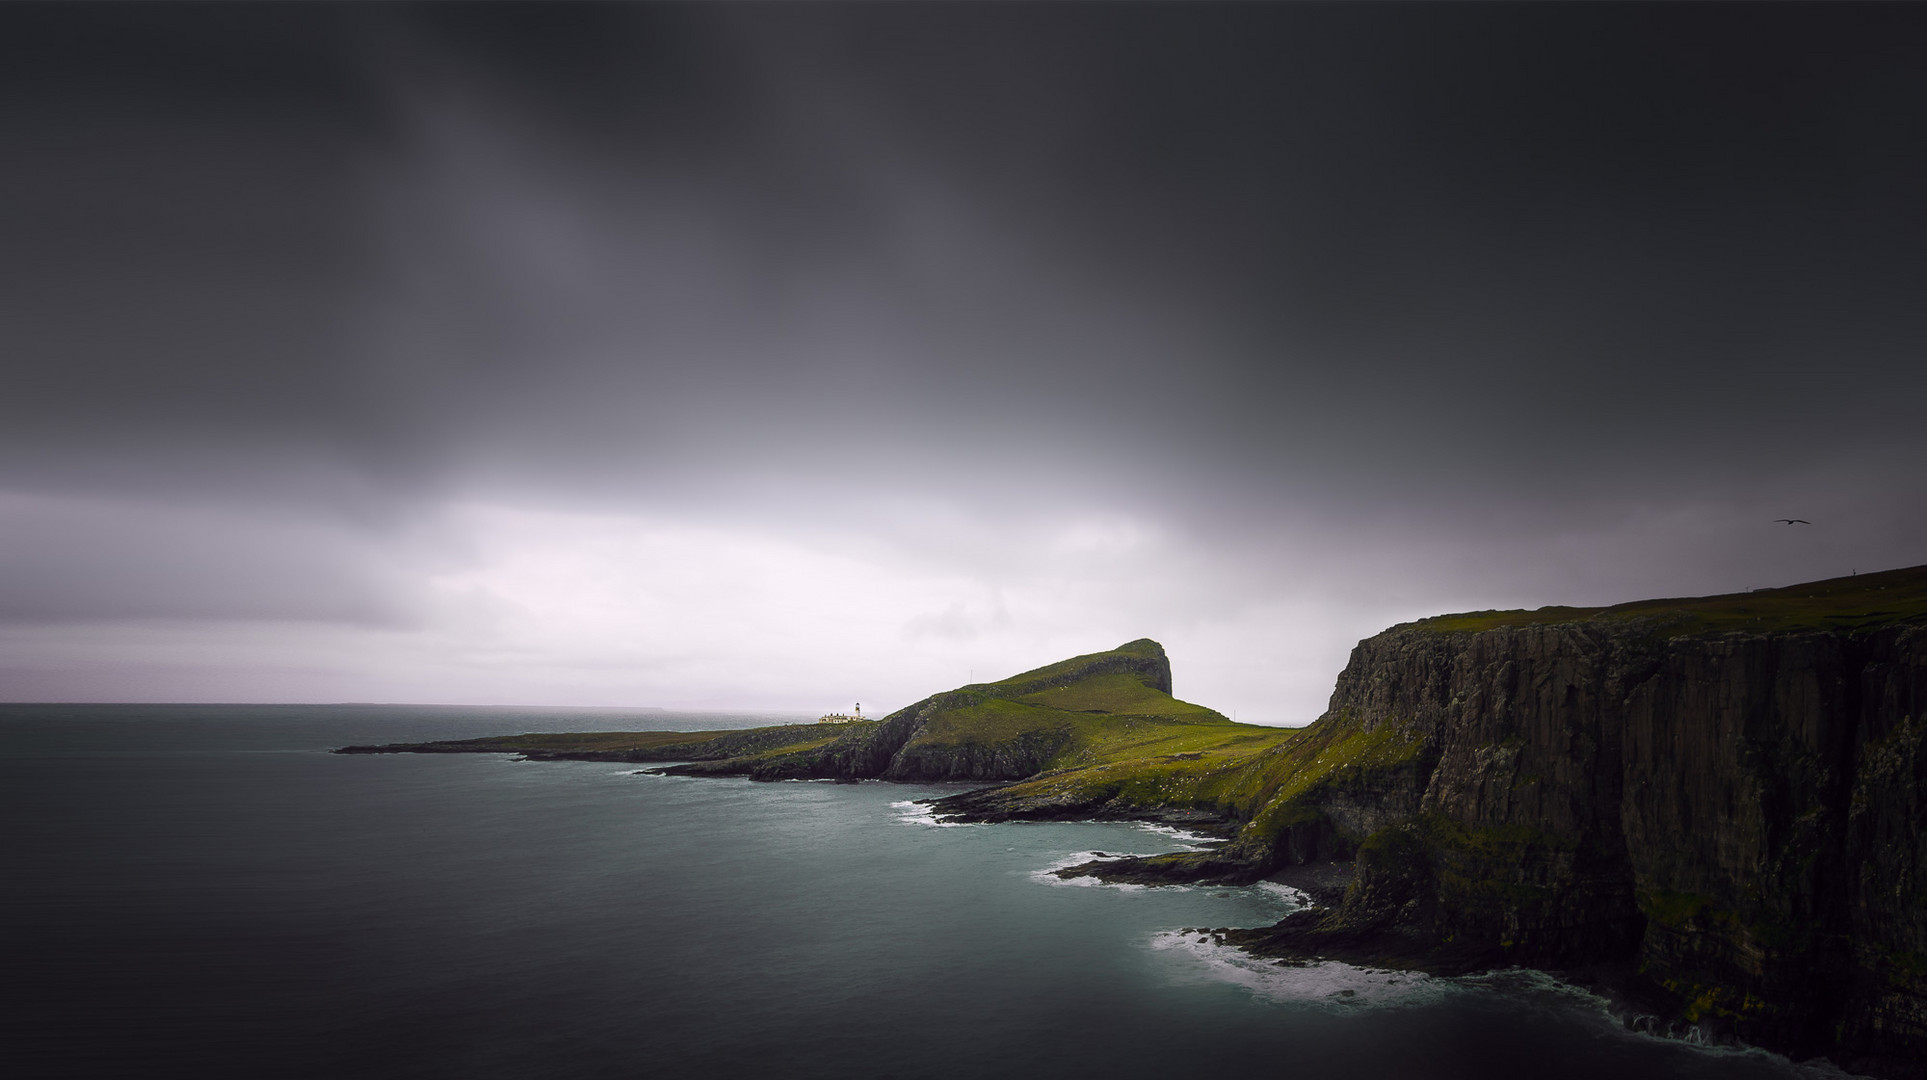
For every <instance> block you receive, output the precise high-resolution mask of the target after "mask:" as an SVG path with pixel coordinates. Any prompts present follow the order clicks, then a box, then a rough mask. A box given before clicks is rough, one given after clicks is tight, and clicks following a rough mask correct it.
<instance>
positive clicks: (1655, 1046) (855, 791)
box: [0, 706, 1815, 1080]
mask: <svg viewBox="0 0 1927 1080" xmlns="http://www.w3.org/2000/svg"><path fill="white" fill-rule="evenodd" d="M745 722H746V718H743V717H734V718H728V717H719V716H714V715H707V714H705V715H689V714H674V713H640V714H637V713H629V714H624V713H619V712H602V711H594V712H591V711H580V710H512V709H455V708H445V709H434V708H418V707H382V706H0V823H3V825H4V827H3V828H0V867H3V868H4V870H3V871H0V926H4V933H5V964H4V979H5V985H6V988H7V996H8V998H9V1001H8V1003H7V1004H6V1006H5V1007H4V1008H3V1009H0V1075H6V1076H22V1077H27V1076H156V1075H201V1076H374V1077H403V1076H460V1077H529V1076H612V1077H630V1076H678V1077H680V1076H707V1077H736V1076H784V1077H902V1078H919V1077H930V1078H945V1077H992V1076H1056V1077H1158V1078H1161V1080H1164V1078H1170V1077H1174V1076H1177V1077H1184V1076H1209V1075H1216V1074H1237V1075H1241V1076H1302V1077H1307V1078H1319V1080H1323V1078H1337V1077H1415V1078H1426V1077H1437V1078H1460V1077H1463V1078H1473V1077H1477V1078H1491V1077H1495V1076H1498V1077H1509V1076H1549V1075H1556V1076H1560V1077H1573V1078H1586V1077H1600V1078H1608V1077H1610V1078H1624V1077H1639V1078H1642V1080H1645V1078H1654V1080H1657V1078H1665V1077H1679V1078H1768V1077H1774V1078H1784V1077H1793V1076H1811V1075H1815V1071H1814V1070H1812V1069H1810V1068H1807V1067H1801V1066H1795V1065H1792V1064H1789V1063H1788V1062H1786V1061H1784V1060H1782V1059H1779V1058H1776V1057H1773V1056H1770V1055H1767V1054H1763V1053H1759V1052H1734V1051H1717V1050H1709V1049H1704V1048H1697V1047H1693V1046H1690V1045H1686V1044H1682V1043H1678V1042H1664V1041H1660V1040H1655V1039H1651V1038H1648V1037H1645V1036H1639V1035H1631V1034H1627V1033H1625V1032H1624V1031H1623V1030H1621V1029H1620V1028H1619V1026H1618V1025H1617V1024H1616V1023H1615V1022H1614V1021H1613V1020H1612V1019H1611V1018H1610V1017H1609V1016H1608V1015H1607V1014H1606V1012H1605V1011H1604V1010H1603V1009H1602V1007H1601V1004H1600V1003H1599V1002H1598V1001H1596V1000H1594V999H1592V998H1589V997H1587V996H1585V995H1583V994H1579V993H1577V992H1574V991H1570V990H1566V989H1563V988H1561V987H1559V986H1558V985H1557V984H1554V983H1552V982H1551V981H1550V980H1547V979H1545V978H1544V977H1542V976H1536V975H1530V974H1526V973H1512V974H1502V975H1497V976H1487V977H1484V978H1476V979H1466V980H1435V979H1426V978H1422V977H1417V978H1415V977H1407V976H1390V975H1386V974H1382V973H1380V974H1371V973H1363V972H1359V971H1356V970H1354V969H1349V968H1343V967H1341V966H1337V965H1328V966H1324V967H1316V968H1301V969H1285V968H1276V967H1269V966H1266V965H1261V964H1257V963H1253V962H1251V961H1248V960H1246V959H1245V958H1243V957H1242V956H1241V955H1240V954H1237V953H1235V952H1231V951H1229V950H1222V949H1218V948H1215V947H1213V946H1210V945H1208V944H1200V943H1199V942H1198V941H1197V937H1196V935H1195V934H1191V935H1179V934H1178V933H1176V931H1178V930H1179V929H1180V928H1184V927H1198V926H1212V927H1217V926H1239V925H1260V924H1263V923H1267V922H1270V921H1273V920H1275V919H1277V918H1278V917H1279V916H1280V915H1282V914H1284V913H1285V912H1286V911H1289V910H1291V907H1292V904H1293V898H1292V896H1291V895H1290V893H1289V892H1288V891H1287V890H1283V889H1280V888H1278V887H1276V886H1257V887H1252V888H1245V889H1223V888H1217V889H1198V888H1186V889H1120V888H1112V887H1104V886H1073V885H1067V884H1061V883H1056V881H1055V879H1052V878H1048V877H1046V876H1045V875H1044V873H1043V871H1045V870H1047V869H1048V868H1050V867H1053V866H1057V865H1062V864H1065V863H1067V862H1069V861H1072V860H1074V859H1075V858H1077V857H1078V855H1079V854H1080V853H1082V852H1087V851H1091V850H1103V851H1106V852H1112V853H1117V852H1132V853H1148V852H1153V851H1160V850H1171V849H1172V848H1173V847H1174V846H1175V845H1176V844H1178V843H1180V842H1181V840H1182V838H1181V837H1177V836H1173V835H1171V834H1169V833H1168V832H1167V833H1160V832H1158V831H1154V830H1152V829H1149V828H1145V827H1138V826H1132V825H1120V824H1011V825H986V826H964V827H938V826H935V825H934V824H932V823H931V822H930V821H929V819H928V816H927V814H925V813H922V812H920V811H919V808H918V807H916V806H915V805H913V804H912V803H911V802H910V800H913V799H918V798H928V797H931V796H935V795H939V794H943V793H945V792H946V791H947V790H954V789H945V788H939V787H929V786H904V785H892V784H882V783H869V784H861V785H854V786H837V785H829V784H816V783H785V784H752V783H749V782H748V781H742V780H711V779H693V778H676V777H655V776H645V775H637V774H636V773H635V771H634V770H635V767H634V766H626V767H625V766H616V765H607V764H593V763H584V762H544V763H537V762H515V761H511V760H509V759H508V758H506V757H501V756H480V755H477V756H453V757H437V756H413V755H399V756H380V757H343V756H337V755H330V754H328V753H326V752H325V751H326V750H327V749H328V748H330V747H334V746H340V745H343V744H347V743H365V742H391V741H403V740H418V739H429V738H461V737H469V736H475V735H484V734H501V733H508V732H515V731H528V730H585V729H604V730H623V729H631V730H633V729H636V728H676V729H695V728H703V727H734V726H743V725H744V724H745ZM747 722H748V723H767V722H771V718H769V717H752V718H747Z"/></svg>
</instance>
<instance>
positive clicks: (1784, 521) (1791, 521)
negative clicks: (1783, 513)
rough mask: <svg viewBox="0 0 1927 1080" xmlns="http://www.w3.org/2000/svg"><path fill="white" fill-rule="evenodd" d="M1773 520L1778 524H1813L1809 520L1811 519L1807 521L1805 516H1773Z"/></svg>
mask: <svg viewBox="0 0 1927 1080" xmlns="http://www.w3.org/2000/svg"><path fill="white" fill-rule="evenodd" d="M1773 520H1774V522H1775V523H1776V524H1779V525H1811V524H1813V522H1811V521H1808V520H1807V519H1806V518H1775V519H1773Z"/></svg>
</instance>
